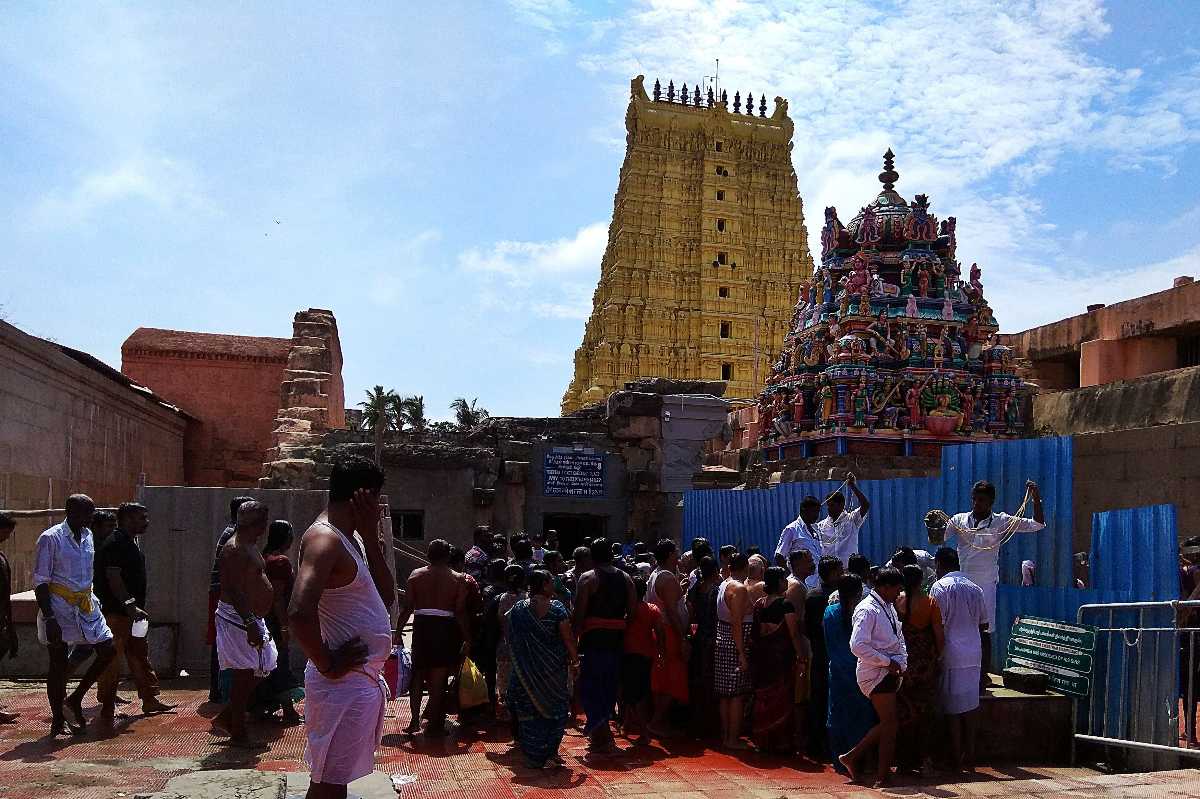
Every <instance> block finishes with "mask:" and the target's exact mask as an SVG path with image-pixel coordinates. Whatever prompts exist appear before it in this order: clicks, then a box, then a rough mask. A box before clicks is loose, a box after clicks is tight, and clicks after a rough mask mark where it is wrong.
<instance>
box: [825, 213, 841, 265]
mask: <svg viewBox="0 0 1200 799" xmlns="http://www.w3.org/2000/svg"><path fill="white" fill-rule="evenodd" d="M842 229H843V228H842V223H841V222H840V221H839V220H838V217H837V208H835V207H833V206H832V205H831V206H829V207H827V208H826V209H825V227H823V228H821V254H822V255H825V254H827V253H828V252H830V251H831V250H834V249H836V248H837V245H838V237H839V236H841V234H842Z"/></svg>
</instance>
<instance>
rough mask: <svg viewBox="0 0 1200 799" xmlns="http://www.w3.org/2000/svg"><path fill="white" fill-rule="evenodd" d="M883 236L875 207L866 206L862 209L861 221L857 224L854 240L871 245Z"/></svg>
mask: <svg viewBox="0 0 1200 799" xmlns="http://www.w3.org/2000/svg"><path fill="white" fill-rule="evenodd" d="M881 238H883V231H882V230H881V229H880V226H879V217H878V216H876V214H875V209H874V208H871V207H869V206H868V207H866V208H864V209H862V221H861V222H860V223H859V225H858V235H857V236H855V237H854V240H855V241H856V242H858V243H859V244H862V245H865V246H868V247H873V246H874V245H876V244H877V243H879V240H880V239H881Z"/></svg>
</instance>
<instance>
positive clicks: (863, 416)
mask: <svg viewBox="0 0 1200 799" xmlns="http://www.w3.org/2000/svg"><path fill="white" fill-rule="evenodd" d="M850 404H851V407H852V408H854V426H855V427H866V426H867V414H868V413H870V412H871V397H870V393H869V392H868V390H867V379H866V378H865V377H860V378H859V380H858V387H857V388H855V389H854V393H853V394H851V395H850Z"/></svg>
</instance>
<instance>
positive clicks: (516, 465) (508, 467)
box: [502, 461, 529, 484]
mask: <svg viewBox="0 0 1200 799" xmlns="http://www.w3.org/2000/svg"><path fill="white" fill-rule="evenodd" d="M502 475H503V478H504V482H506V483H511V484H520V483H524V482H525V480H526V479H527V478H528V476H529V462H528V461H505V462H504V469H503V472H502Z"/></svg>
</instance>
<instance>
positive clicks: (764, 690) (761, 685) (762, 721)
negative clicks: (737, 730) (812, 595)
mask: <svg viewBox="0 0 1200 799" xmlns="http://www.w3.org/2000/svg"><path fill="white" fill-rule="evenodd" d="M763 585H764V592H765V595H764V596H763V597H762V598H761V599H759V600H758V601H757V602H755V603H754V628H753V632H752V633H751V638H752V643H751V644H750V678H751V681H752V683H753V685H754V726H753V729H754V744H755V746H757V747H758V749H759V751H760V752H771V753H775V754H786V753H790V752H791V751H792V747H793V744H794V742H795V740H794V735H793V733H794V731H795V730H794V722H793V718H792V716H793V713H794V710H795V707H796V702H795V700H796V653H797V652H799V651H800V649H801V645H800V627H799V619H798V618H797V615H796V609H795V608H794V607H793V606H792V603H791V602H788V601H787V598H786V597H785V596H784V594H785V593H786V592H787V588H788V581H787V572H786V571H784V570H783V569H781V568H779V567H778V566H772V567H771V568H769V569H767V570H766V573H765V575H764V583H763Z"/></svg>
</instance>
